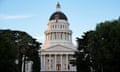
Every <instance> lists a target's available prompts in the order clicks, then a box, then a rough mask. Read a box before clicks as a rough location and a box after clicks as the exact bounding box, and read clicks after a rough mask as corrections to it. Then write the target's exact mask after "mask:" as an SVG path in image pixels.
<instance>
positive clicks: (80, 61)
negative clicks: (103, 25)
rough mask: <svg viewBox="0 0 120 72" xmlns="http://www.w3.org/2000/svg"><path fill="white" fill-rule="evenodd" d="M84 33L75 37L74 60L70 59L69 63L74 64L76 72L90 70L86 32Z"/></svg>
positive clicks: (87, 71)
mask: <svg viewBox="0 0 120 72" xmlns="http://www.w3.org/2000/svg"><path fill="white" fill-rule="evenodd" d="M90 32H91V31H89V32H86V33H84V36H82V38H77V51H76V52H75V55H74V57H75V60H71V61H70V63H71V64H73V65H76V67H77V72H90V71H91V70H90V66H91V62H90V55H89V53H88V50H87V49H88V34H89V33H90Z"/></svg>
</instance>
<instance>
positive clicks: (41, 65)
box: [40, 55, 43, 71]
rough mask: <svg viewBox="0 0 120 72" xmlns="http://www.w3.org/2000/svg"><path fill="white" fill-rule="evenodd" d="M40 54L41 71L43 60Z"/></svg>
mask: <svg viewBox="0 0 120 72" xmlns="http://www.w3.org/2000/svg"><path fill="white" fill-rule="evenodd" d="M42 59H43V58H42V55H40V61H41V71H42V69H43V62H42Z"/></svg>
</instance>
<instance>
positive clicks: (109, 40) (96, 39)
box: [89, 19, 120, 72]
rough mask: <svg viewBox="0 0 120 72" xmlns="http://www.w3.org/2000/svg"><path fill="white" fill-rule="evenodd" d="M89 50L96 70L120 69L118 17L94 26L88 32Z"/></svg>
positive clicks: (119, 20) (119, 26)
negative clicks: (91, 30) (94, 27)
mask: <svg viewBox="0 0 120 72" xmlns="http://www.w3.org/2000/svg"><path fill="white" fill-rule="evenodd" d="M89 52H90V54H91V56H92V58H93V60H94V68H95V71H96V72H119V71H120V70H119V66H120V62H119V61H120V56H119V55H120V19H118V20H113V21H106V22H103V23H100V24H98V25H97V26H96V30H95V31H94V32H92V33H90V34H89Z"/></svg>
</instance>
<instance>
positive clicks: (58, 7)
mask: <svg viewBox="0 0 120 72" xmlns="http://www.w3.org/2000/svg"><path fill="white" fill-rule="evenodd" d="M60 8H61V7H60V4H59V2H58V3H57V5H56V11H60Z"/></svg>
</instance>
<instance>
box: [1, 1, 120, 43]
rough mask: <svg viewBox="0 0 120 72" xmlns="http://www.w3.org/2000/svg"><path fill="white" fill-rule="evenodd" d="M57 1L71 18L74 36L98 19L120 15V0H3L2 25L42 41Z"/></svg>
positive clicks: (109, 18)
mask: <svg viewBox="0 0 120 72" xmlns="http://www.w3.org/2000/svg"><path fill="white" fill-rule="evenodd" d="M57 2H59V3H60V5H61V11H62V12H63V13H64V14H65V15H66V16H67V18H68V22H69V23H70V29H71V30H72V31H73V40H75V37H80V36H81V35H82V34H83V32H86V31H89V30H94V29H95V27H96V25H97V24H98V23H100V22H104V21H106V20H113V19H118V17H119V16H120V0H0V29H11V30H20V31H25V32H27V33H28V34H29V35H31V36H33V37H35V38H37V39H39V41H40V42H43V38H44V31H45V30H46V29H47V24H48V22H49V17H50V16H51V14H52V13H54V12H55V11H56V4H57Z"/></svg>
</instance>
